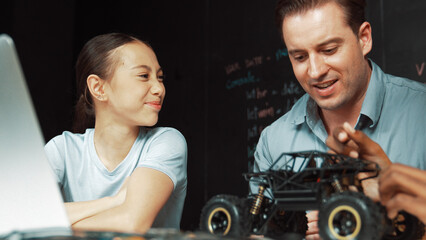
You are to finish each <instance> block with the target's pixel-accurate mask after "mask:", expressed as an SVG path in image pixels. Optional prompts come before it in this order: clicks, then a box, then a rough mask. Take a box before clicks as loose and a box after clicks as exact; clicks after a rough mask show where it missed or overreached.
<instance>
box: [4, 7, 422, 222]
mask: <svg viewBox="0 0 426 240" xmlns="http://www.w3.org/2000/svg"><path fill="white" fill-rule="evenodd" d="M367 3H368V8H367V18H368V20H369V21H370V22H371V24H372V27H373V41H374V44H373V46H374V47H373V51H372V53H371V54H370V57H371V58H372V59H373V60H374V61H375V62H376V63H377V64H378V65H379V66H381V67H382V69H383V70H385V71H386V72H388V73H391V74H395V75H400V76H405V77H408V78H411V79H414V80H416V81H419V82H423V83H424V82H426V73H424V72H426V70H425V71H423V69H424V68H425V67H426V66H425V65H426V63H425V62H426V60H425V56H426V31H425V30H426V29H425V26H426V17H425V15H424V12H426V2H425V1H424V0H411V1H404V0H367ZM274 5H275V1H273V0H268V1H265V0H252V1H245V0H232V1H229V0H216V1H210V0H184V1H171V0H169V1H167V0H163V1H158V0H156V1H154V0H144V1H129V0H122V1H112V0H104V1H83V0H68V1H56V0H40V1H31V0H15V1H12V0H3V1H2V2H1V3H0V33H8V34H9V35H11V36H12V37H13V38H14V40H15V44H16V47H17V50H18V54H19V56H20V59H21V63H22V66H23V69H24V73H25V75H26V78H27V82H28V86H29V89H30V92H31V94H32V98H33V101H34V105H35V107H36V111H37V114H38V117H39V120H40V124H41V127H42V130H43V133H44V137H45V139H46V141H47V140H49V139H51V138H52V137H54V136H55V135H58V134H60V133H61V132H62V131H64V130H70V129H71V124H72V116H73V105H74V103H75V85H74V63H75V60H76V57H77V54H78V52H79V50H80V49H81V47H82V46H83V44H84V43H85V42H86V41H87V40H89V39H90V38H91V37H93V36H95V35H98V34H101V33H107V32H114V31H118V32H125V33H132V34H135V35H137V36H139V37H140V38H142V39H144V40H147V41H149V42H150V43H151V45H152V46H153V48H154V49H155V51H156V53H157V57H158V59H159V62H160V64H161V66H162V67H163V68H164V69H165V74H166V83H165V84H166V89H167V95H166V101H165V103H164V108H163V110H162V112H161V113H160V121H159V123H158V126H172V127H175V128H177V129H179V130H180V131H181V132H182V133H183V135H184V136H185V137H186V140H187V142H188V151H189V156H188V181H189V183H188V195H187V199H186V203H185V209H184V214H183V218H182V229H184V230H194V229H196V227H197V226H198V218H199V214H200V210H201V208H202V205H203V204H204V202H205V201H207V200H208V199H209V198H210V197H212V196H213V195H215V194H219V193H229V194H236V195H244V194H247V186H248V185H247V183H246V182H245V180H244V179H243V178H242V175H241V174H242V173H244V172H246V171H248V170H249V169H250V168H251V163H252V161H253V152H254V147H255V145H256V143H257V140H258V137H259V134H260V132H261V130H262V129H263V128H264V127H266V126H267V125H269V124H270V123H271V122H273V121H274V120H275V119H277V118H278V117H279V116H281V115H283V114H284V113H285V112H286V111H288V110H289V109H290V107H291V105H292V104H293V103H294V101H295V100H297V99H298V98H299V97H300V96H301V95H302V94H303V89H301V87H300V86H299V84H298V83H297V80H296V79H295V78H294V75H293V73H292V70H291V65H290V62H289V60H288V57H287V52H286V49H285V46H284V45H283V43H282V42H281V40H280V36H279V34H278V31H277V30H276V28H275V26H274V21H273V9H274Z"/></svg>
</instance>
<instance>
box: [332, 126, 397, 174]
mask: <svg viewBox="0 0 426 240" xmlns="http://www.w3.org/2000/svg"><path fill="white" fill-rule="evenodd" d="M326 144H327V146H328V147H329V148H330V149H331V150H332V151H334V152H335V153H338V154H343V155H346V156H350V157H352V158H361V159H365V160H369V161H372V162H375V163H377V164H378V165H379V166H380V168H381V169H382V170H384V169H386V168H387V167H389V166H390V165H391V164H392V162H391V161H390V160H389V158H388V156H387V155H386V153H385V152H384V151H383V149H382V148H381V147H380V145H379V144H377V143H376V142H374V141H373V140H371V139H370V138H369V137H368V136H367V135H365V134H364V133H363V132H362V131H359V130H355V129H354V128H352V127H351V126H350V125H349V123H347V122H345V123H344V124H343V126H342V127H338V128H336V129H334V131H333V134H332V135H331V136H329V137H328V138H327V140H326Z"/></svg>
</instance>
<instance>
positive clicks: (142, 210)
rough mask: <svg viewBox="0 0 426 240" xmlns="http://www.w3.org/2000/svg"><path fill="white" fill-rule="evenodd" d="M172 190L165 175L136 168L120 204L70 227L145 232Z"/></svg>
mask: <svg viewBox="0 0 426 240" xmlns="http://www.w3.org/2000/svg"><path fill="white" fill-rule="evenodd" d="M173 187H174V185H173V181H172V180H171V179H170V178H169V177H168V176H167V175H166V174H164V173H162V172H160V171H157V170H154V169H151V168H146V167H139V168H136V169H135V171H134V172H133V173H132V175H131V176H130V178H129V180H128V183H127V192H126V195H125V199H124V202H123V203H122V204H120V205H118V206H115V207H112V208H110V209H107V210H105V211H102V212H100V213H98V214H95V215H93V216H90V217H88V218H85V219H82V220H81V221H78V222H76V223H75V224H74V225H73V227H74V228H75V229H81V230H104V231H105V230H107V231H120V232H123V231H124V232H136V233H144V232H146V231H147V230H148V229H149V228H150V227H151V225H152V223H153V222H154V220H155V217H156V216H157V214H158V212H159V211H160V209H161V208H162V207H163V205H164V204H165V203H166V202H167V200H168V198H169V197H170V195H171V193H172V191H173Z"/></svg>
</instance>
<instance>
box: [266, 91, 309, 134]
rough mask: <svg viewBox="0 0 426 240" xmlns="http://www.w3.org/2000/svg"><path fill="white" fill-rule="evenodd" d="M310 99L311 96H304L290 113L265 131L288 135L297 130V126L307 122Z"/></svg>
mask: <svg viewBox="0 0 426 240" xmlns="http://www.w3.org/2000/svg"><path fill="white" fill-rule="evenodd" d="M308 99H309V95H308V94H304V95H303V96H302V97H300V98H299V100H297V101H296V103H295V104H294V105H293V107H292V108H291V109H290V111H288V112H287V113H285V114H284V115H283V116H281V117H280V118H278V119H277V120H275V121H274V122H273V123H272V124H271V125H269V126H268V127H266V128H265V131H266V132H269V133H273V134H281V133H282V132H286V133H287V134H288V133H289V132H290V131H292V129H295V127H296V126H297V125H299V124H301V123H303V122H304V121H305V117H306V107H307V102H308Z"/></svg>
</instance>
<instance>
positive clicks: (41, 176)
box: [0, 34, 71, 237]
mask: <svg viewBox="0 0 426 240" xmlns="http://www.w3.org/2000/svg"><path fill="white" fill-rule="evenodd" d="M44 144H45V141H44V138H43V136H42V132H41V130H40V126H39V123H38V120H37V117H36V113H35V110H34V107H33V104H32V101H31V98H30V94H29V91H28V88H27V85H26V81H25V78H24V75H23V72H22V69H21V66H20V63H19V60H18V55H17V52H16V49H15V46H14V43H13V40H12V38H11V37H9V36H8V35H6V34H1V35H0V237H8V236H11V235H13V234H16V233H31V232H33V233H47V234H48V233H49V232H55V234H56V235H57V234H58V233H64V234H66V233H71V227H70V223H69V220H68V217H67V215H66V211H65V208H64V204H63V199H62V196H61V193H60V190H59V186H58V184H57V183H56V178H55V177H54V175H53V171H52V169H51V168H50V165H49V163H48V161H47V158H46V156H45V152H44Z"/></svg>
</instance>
